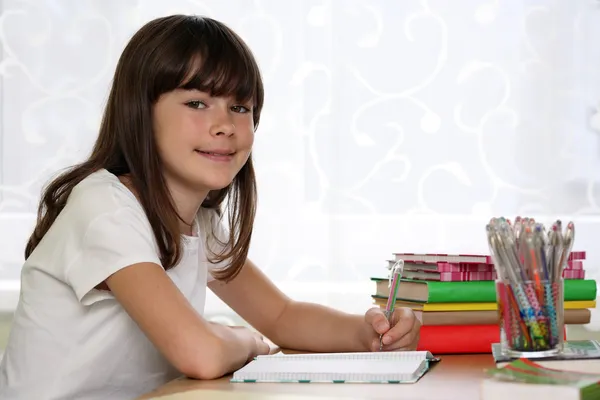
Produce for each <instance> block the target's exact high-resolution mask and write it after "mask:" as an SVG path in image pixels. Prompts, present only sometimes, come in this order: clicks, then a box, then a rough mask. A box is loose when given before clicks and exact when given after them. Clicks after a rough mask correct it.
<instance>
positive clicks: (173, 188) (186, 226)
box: [119, 175, 209, 236]
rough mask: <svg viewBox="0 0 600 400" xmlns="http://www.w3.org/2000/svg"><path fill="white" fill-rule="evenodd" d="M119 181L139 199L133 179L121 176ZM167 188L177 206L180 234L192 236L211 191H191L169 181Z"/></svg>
mask: <svg viewBox="0 0 600 400" xmlns="http://www.w3.org/2000/svg"><path fill="white" fill-rule="evenodd" d="M119 180H120V181H121V183H123V184H124V185H125V186H126V187H127V188H129V190H131V192H132V193H133V194H134V196H136V197H137V191H136V190H135V188H134V187H133V185H132V183H131V179H130V178H129V176H127V175H122V176H119ZM167 186H168V189H169V192H170V193H171V197H172V198H173V203H174V205H175V210H176V211H177V214H178V215H179V217H180V220H179V229H180V232H181V233H183V234H184V235H190V236H191V235H192V233H193V229H194V221H195V220H196V215H197V214H198V210H199V209H200V206H201V205H202V202H203V201H204V199H205V198H206V196H208V192H209V190H196V191H193V190H190V189H189V188H186V186H185V185H183V184H178V183H177V182H175V181H172V180H170V179H167Z"/></svg>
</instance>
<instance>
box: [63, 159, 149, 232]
mask: <svg viewBox="0 0 600 400" xmlns="http://www.w3.org/2000/svg"><path fill="white" fill-rule="evenodd" d="M126 209H128V210H130V211H131V212H132V213H133V214H138V215H144V210H143V208H142V206H141V204H140V203H139V201H138V200H137V199H136V197H135V196H134V195H133V193H132V192H131V191H129V189H127V187H126V186H125V185H123V184H122V183H121V181H120V180H119V178H117V177H116V176H115V175H113V174H111V173H110V172H108V171H106V170H104V169H102V170H99V171H97V172H94V173H92V174H91V175H89V176H88V177H86V178H85V179H83V180H82V181H81V182H80V183H79V184H77V185H76V186H75V187H74V188H73V191H72V192H71V194H70V195H69V199H68V201H67V204H66V206H65V209H64V211H65V213H68V214H71V215H72V216H74V217H77V219H79V220H81V221H82V222H84V223H85V222H87V223H90V222H92V220H93V219H95V218H96V217H98V216H102V215H108V214H113V213H115V212H117V211H121V212H122V210H126Z"/></svg>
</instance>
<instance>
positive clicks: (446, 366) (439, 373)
mask: <svg viewBox="0 0 600 400" xmlns="http://www.w3.org/2000/svg"><path fill="white" fill-rule="evenodd" d="M440 358H441V361H440V362H438V363H436V364H433V366H432V368H431V369H430V370H429V371H428V372H427V373H426V374H425V375H423V377H421V379H420V380H419V381H418V382H417V383H413V384H358V383H349V384H334V383H331V384H329V383H315V384H302V383H231V382H229V379H230V378H231V376H226V377H224V378H221V379H216V380H212V381H199V380H193V379H185V378H182V379H177V380H175V381H172V382H169V383H168V384H166V385H164V386H162V387H160V388H158V389H157V390H155V391H153V392H151V393H148V394H147V395H145V396H143V397H141V398H140V400H141V399H151V398H155V397H159V396H164V395H170V394H174V393H184V392H188V391H194V390H197V391H198V392H197V396H196V395H194V396H190V397H189V398H190V399H194V398H198V399H211V398H212V399H218V398H220V397H221V396H219V393H223V394H227V395H228V396H227V398H228V399H229V398H233V397H232V395H233V394H235V393H236V392H238V393H239V395H240V397H239V398H244V394H249V393H252V394H255V395H256V394H263V395H269V396H267V397H268V398H269V399H271V398H273V397H271V396H273V395H281V398H282V399H284V398H285V396H284V395H285V394H288V395H289V394H292V393H293V394H294V395H301V396H307V398H310V396H315V397H317V398H318V397H323V396H331V397H337V398H354V399H369V400H370V399H402V400H431V399H436V400H437V399H439V400H446V399H448V400H471V399H473V400H475V399H479V388H480V384H481V380H482V378H483V377H484V370H485V369H486V368H493V367H494V360H493V358H492V355H491V354H473V355H446V356H440ZM203 391H205V393H204V395H203V394H202V393H203ZM276 397H279V396H276ZM236 398H237V397H236Z"/></svg>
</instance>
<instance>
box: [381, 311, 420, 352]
mask: <svg viewBox="0 0 600 400" xmlns="http://www.w3.org/2000/svg"><path fill="white" fill-rule="evenodd" d="M392 323H393V326H392V328H391V329H390V330H389V331H387V332H386V333H385V334H384V335H383V338H382V342H383V344H384V345H390V344H392V343H396V342H399V341H402V343H403V344H404V345H403V346H402V347H404V346H406V345H408V344H410V343H412V341H413V340H414V339H415V336H416V335H417V334H418V333H419V330H420V328H421V322H420V321H419V320H418V319H417V317H416V315H415V313H414V312H413V311H412V310H411V309H410V308H405V307H402V308H398V309H396V310H395V311H394V315H393V316H392Z"/></svg>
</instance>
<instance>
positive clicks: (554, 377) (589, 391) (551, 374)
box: [481, 359, 600, 400]
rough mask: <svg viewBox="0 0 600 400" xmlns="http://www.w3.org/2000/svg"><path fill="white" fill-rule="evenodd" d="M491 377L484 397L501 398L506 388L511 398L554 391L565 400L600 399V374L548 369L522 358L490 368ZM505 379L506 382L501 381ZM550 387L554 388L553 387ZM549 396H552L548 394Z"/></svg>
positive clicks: (484, 387) (485, 386)
mask: <svg viewBox="0 0 600 400" xmlns="http://www.w3.org/2000/svg"><path fill="white" fill-rule="evenodd" d="M486 375H487V376H488V379H486V381H484V383H483V385H482V393H481V395H482V396H481V397H482V399H484V400H486V399H488V398H497V394H498V392H500V393H501V392H502V391H505V393H506V394H507V395H508V396H507V397H511V396H512V398H522V395H524V394H527V395H528V396H532V395H535V394H540V395H542V394H544V395H546V394H553V395H556V396H555V397H551V398H552V399H554V398H560V399H561V400H567V399H578V400H591V399H599V398H600V384H599V383H598V380H599V379H600V375H596V374H585V373H580V372H567V371H560V370H556V369H549V368H544V367H542V366H541V365H539V364H537V363H535V362H533V361H530V360H527V359H518V360H515V361H512V362H511V363H510V364H508V365H506V366H504V367H502V368H492V369H489V370H487V371H486ZM501 382H503V384H499V383H501ZM549 387H554V388H553V389H550V390H549ZM546 398H548V397H546Z"/></svg>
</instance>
